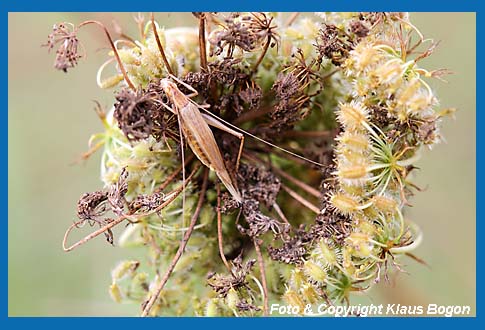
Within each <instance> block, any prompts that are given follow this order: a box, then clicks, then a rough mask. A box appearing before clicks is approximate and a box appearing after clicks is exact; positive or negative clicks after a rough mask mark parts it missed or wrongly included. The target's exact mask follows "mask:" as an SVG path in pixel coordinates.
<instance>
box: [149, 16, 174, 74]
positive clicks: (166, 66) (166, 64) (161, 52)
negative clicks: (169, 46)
mask: <svg viewBox="0 0 485 330" xmlns="http://www.w3.org/2000/svg"><path fill="white" fill-rule="evenodd" d="M151 20H152V29H153V35H154V36H155V40H156V41H157V46H158V50H159V51H160V55H162V60H163V64H165V68H166V69H167V71H168V73H170V74H171V75H174V73H173V70H172V67H171V66H170V64H169V63H168V60H167V56H165V51H164V50H163V47H162V43H161V42H160V37H159V36H158V31H157V26H156V25H155V17H154V16H153V13H152V15H151Z"/></svg>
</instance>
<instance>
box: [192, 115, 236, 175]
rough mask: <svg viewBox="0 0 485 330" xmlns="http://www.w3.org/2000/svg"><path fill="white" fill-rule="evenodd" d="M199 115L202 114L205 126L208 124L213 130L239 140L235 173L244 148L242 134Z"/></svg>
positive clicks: (210, 118)
mask: <svg viewBox="0 0 485 330" xmlns="http://www.w3.org/2000/svg"><path fill="white" fill-rule="evenodd" d="M201 114H202V117H204V120H205V122H206V123H207V124H209V125H211V126H213V127H215V128H218V129H220V130H221V131H224V132H226V133H229V134H231V135H234V136H235V137H237V138H238V139H239V141H240V142H239V151H238V153H237V159H236V173H237V172H238V170H239V163H240V161H241V155H242V151H243V147H244V134H242V133H240V132H238V131H235V130H233V129H231V128H230V127H228V126H227V125H224V124H223V123H221V122H220V121H218V120H217V119H215V118H214V117H211V116H209V115H207V114H205V113H201Z"/></svg>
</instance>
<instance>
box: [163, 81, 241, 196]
mask: <svg viewBox="0 0 485 330" xmlns="http://www.w3.org/2000/svg"><path fill="white" fill-rule="evenodd" d="M173 78H174V79H176V80H178V79H177V78H175V77H173ZM178 81H179V80H178ZM179 82H180V81H179ZM180 83H182V82H180ZM182 84H183V83H182ZM160 86H161V87H162V89H163V90H164V92H165V94H166V95H167V97H168V99H169V100H170V102H171V103H172V105H173V107H169V106H167V105H165V107H166V108H167V109H168V110H169V111H171V112H172V113H174V114H175V115H177V117H178V121H179V127H180V128H181V131H182V133H183V135H184V137H185V139H186V141H187V143H188V144H189V146H190V148H191V149H192V151H193V153H194V154H195V155H196V156H197V158H198V159H199V160H200V161H201V162H202V164H204V165H205V166H207V167H208V168H210V169H211V170H212V171H214V172H215V173H216V174H217V176H218V177H219V179H220V180H221V181H222V183H223V184H224V186H225V187H226V188H227V190H228V191H229V193H230V194H231V195H232V197H233V198H234V199H235V200H236V201H238V202H239V203H242V200H243V199H242V196H241V193H240V192H239V189H238V188H237V184H235V182H234V181H233V179H232V178H231V176H230V175H229V172H228V171H227V168H226V165H225V163H224V160H223V158H222V155H221V152H220V150H219V147H218V146H217V143H216V140H215V138H214V134H213V133H212V131H211V129H210V128H209V125H211V126H214V127H217V128H219V129H221V130H223V131H225V132H228V133H230V134H232V135H234V136H236V137H238V138H239V139H240V140H241V143H240V146H239V153H238V156H237V160H236V173H237V169H238V166H239V160H240V158H241V153H242V149H243V145H244V136H243V134H241V133H239V132H236V131H235V130H232V129H230V128H229V127H227V126H226V125H224V124H223V123H221V122H219V121H218V120H217V119H215V118H213V117H210V116H208V115H206V114H203V113H201V112H200V110H199V108H200V106H199V105H198V104H196V103H194V102H193V101H192V100H191V99H190V97H191V96H195V95H197V92H196V91H195V90H194V89H193V88H192V87H190V86H189V85H186V84H184V86H186V87H187V88H189V89H190V90H192V91H193V92H194V94H192V95H185V94H184V93H182V92H181V91H180V90H179V89H178V87H177V85H176V84H175V83H174V82H173V81H170V80H169V79H168V78H164V79H162V80H161V81H160Z"/></svg>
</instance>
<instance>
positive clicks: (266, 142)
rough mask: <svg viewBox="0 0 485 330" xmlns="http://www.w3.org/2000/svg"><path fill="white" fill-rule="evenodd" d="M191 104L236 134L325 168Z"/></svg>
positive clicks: (323, 165)
mask: <svg viewBox="0 0 485 330" xmlns="http://www.w3.org/2000/svg"><path fill="white" fill-rule="evenodd" d="M193 103H194V104H195V105H197V107H198V108H199V109H201V110H203V111H204V112H205V113H207V114H208V115H210V116H211V117H213V118H215V119H217V120H218V121H220V122H223V123H224V124H226V125H227V126H229V127H231V128H233V129H234V130H236V131H238V132H241V133H243V134H246V135H247V136H250V137H252V138H253V139H256V140H258V141H260V142H263V143H265V144H267V145H269V146H270V147H273V148H276V149H278V150H281V151H283V152H286V153H287V154H289V155H292V156H294V157H296V158H300V159H302V160H304V161H306V162H309V163H311V164H313V165H317V166H319V167H325V166H327V165H325V164H322V163H319V162H316V161H314V160H311V159H308V158H306V157H303V156H301V155H299V154H297V153H294V152H291V151H289V150H286V149H285V148H282V147H280V146H277V145H276V144H273V143H271V142H268V141H266V140H264V139H262V138H260V137H257V136H256V135H254V134H251V133H249V132H247V131H245V130H243V129H242V128H239V127H237V126H236V125H233V124H231V123H230V122H228V121H225V120H224V119H222V118H219V117H218V116H216V115H215V114H213V113H212V112H210V111H209V110H207V109H204V108H203V107H201V106H200V105H198V104H197V103H195V102H193Z"/></svg>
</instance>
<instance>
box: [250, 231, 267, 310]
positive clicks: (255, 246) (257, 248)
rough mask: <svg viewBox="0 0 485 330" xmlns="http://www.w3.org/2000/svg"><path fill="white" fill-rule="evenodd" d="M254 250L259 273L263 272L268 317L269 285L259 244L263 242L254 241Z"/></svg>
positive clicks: (264, 302)
mask: <svg viewBox="0 0 485 330" xmlns="http://www.w3.org/2000/svg"><path fill="white" fill-rule="evenodd" d="M253 243H254V249H255V250H256V255H257V257H258V265H259V271H260V272H261V284H262V285H263V315H264V316H268V310H269V301H268V284H267V282H266V273H265V272H264V270H265V267H264V259H263V254H262V253H261V247H260V246H259V244H260V243H261V242H257V239H254V240H253Z"/></svg>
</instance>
